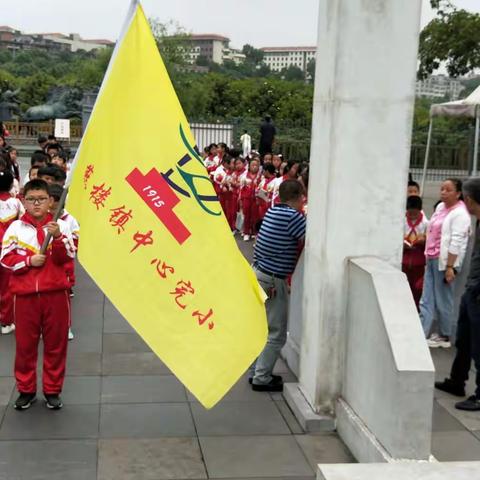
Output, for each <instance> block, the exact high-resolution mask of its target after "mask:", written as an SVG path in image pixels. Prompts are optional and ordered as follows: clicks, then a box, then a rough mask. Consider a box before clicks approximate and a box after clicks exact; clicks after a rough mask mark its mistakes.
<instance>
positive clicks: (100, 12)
mask: <svg viewBox="0 0 480 480" xmlns="http://www.w3.org/2000/svg"><path fill="white" fill-rule="evenodd" d="M393 1H409V0H393ZM318 2H319V0H294V1H293V0H242V1H239V0H143V1H142V5H143V7H144V9H145V12H146V14H147V16H149V17H155V18H158V19H159V21H160V22H162V23H166V22H168V21H169V20H173V21H175V22H177V23H178V24H180V25H181V26H182V27H184V28H185V29H186V30H187V31H188V32H190V33H217V34H220V35H224V36H227V37H229V38H230V39H231V45H232V46H233V47H237V48H241V47H242V46H243V45H244V44H246V43H250V44H251V45H254V46H255V47H257V48H260V47H266V46H307V45H315V44H316V37H317V20H318V19H317V15H318ZM454 2H455V3H456V5H457V6H458V7H461V8H465V9H467V10H470V11H476V12H480V0H454ZM423 3H424V11H423V19H422V23H423V24H424V25H425V24H426V23H428V21H429V20H431V18H433V14H432V11H431V9H430V7H429V1H428V0H423ZM129 4H130V0H81V1H79V0H41V1H39V0H13V1H12V0H0V25H8V26H11V27H14V28H17V29H19V30H22V31H24V32H26V33H44V32H61V33H79V34H80V35H81V36H82V37H84V38H106V39H110V40H115V39H116V38H117V36H118V33H119V31H120V28H121V26H122V23H123V20H124V18H125V15H126V12H127V10H128V6H129ZM292 5H294V8H292Z"/></svg>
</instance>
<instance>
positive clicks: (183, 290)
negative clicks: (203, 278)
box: [170, 280, 195, 310]
mask: <svg viewBox="0 0 480 480" xmlns="http://www.w3.org/2000/svg"><path fill="white" fill-rule="evenodd" d="M194 293H195V289H194V288H193V287H192V283H191V282H185V281H183V280H180V282H178V283H177V286H176V287H175V290H174V291H173V292H170V295H173V296H175V302H176V304H177V305H178V306H179V307H180V308H181V309H182V310H185V308H187V306H186V305H184V304H183V303H180V299H181V298H183V297H184V296H185V295H188V294H191V295H193V294H194Z"/></svg>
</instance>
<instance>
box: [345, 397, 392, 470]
mask: <svg viewBox="0 0 480 480" xmlns="http://www.w3.org/2000/svg"><path fill="white" fill-rule="evenodd" d="M336 414H337V428H338V433H339V435H340V437H341V438H342V440H343V441H344V442H345V444H346V445H347V447H348V448H349V449H350V451H351V452H352V454H353V456H354V457H355V458H356V459H357V460H358V461H359V462H362V463H384V462H385V463H389V462H392V461H393V458H392V457H391V455H390V454H389V453H388V452H387V451H386V450H385V449H384V448H383V447H382V445H381V444H380V443H379V442H378V440H377V438H376V437H375V435H373V433H372V432H371V431H370V430H369V429H368V427H367V426H366V425H365V424H364V423H363V422H362V420H361V419H360V418H359V417H358V416H357V414H356V413H355V412H354V411H353V410H352V409H351V408H350V406H349V405H348V404H347V403H346V402H345V401H344V400H343V399H339V400H338V401H337V408H336Z"/></svg>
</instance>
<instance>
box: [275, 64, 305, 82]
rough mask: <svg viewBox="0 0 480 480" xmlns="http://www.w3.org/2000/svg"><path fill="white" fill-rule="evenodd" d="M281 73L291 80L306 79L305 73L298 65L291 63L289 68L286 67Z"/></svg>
mask: <svg viewBox="0 0 480 480" xmlns="http://www.w3.org/2000/svg"><path fill="white" fill-rule="evenodd" d="M280 75H281V76H282V78H284V79H285V80H287V81H289V82H292V81H295V80H296V81H301V80H305V73H303V70H302V69H301V68H299V67H297V66H296V65H290V66H289V67H288V68H284V69H283V70H282V71H281V72H280Z"/></svg>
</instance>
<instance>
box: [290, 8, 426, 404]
mask: <svg viewBox="0 0 480 480" xmlns="http://www.w3.org/2000/svg"><path fill="white" fill-rule="evenodd" d="M420 15H421V0H407V1H400V0H320V19H319V36H318V51H317V71H318V73H317V76H316V82H315V97H314V118H313V132H312V133H313V135H312V153H311V170H310V192H309V202H308V206H309V208H308V233H307V241H306V252H305V277H304V298H303V302H304V303H303V334H302V343H301V355H300V378H299V388H300V390H301V391H302V393H303V395H304V396H305V397H306V399H307V401H308V402H309V403H310V405H311V406H312V407H313V409H314V410H315V411H316V412H317V413H332V412H333V405H334V400H335V399H336V398H337V397H338V395H339V394H340V392H341V385H342V375H343V359H344V354H345V351H344V350H345V349H344V341H345V338H344V337H345V335H344V321H345V310H346V293H347V292H346V285H347V281H346V259H347V258H349V257H352V256H361V255H372V256H378V257H381V258H383V259H384V260H386V261H387V262H389V263H391V264H392V265H395V266H399V265H400V261H401V253H402V245H403V242H402V235H403V233H402V232H403V216H404V212H405V198H406V185H407V180H408V167H409V158H410V140H411V129H412V117H413V106H414V94H415V72H416V65H417V49H418V36H419V30H420ZM362 341H363V339H362V338H361V337H359V338H358V342H362Z"/></svg>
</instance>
